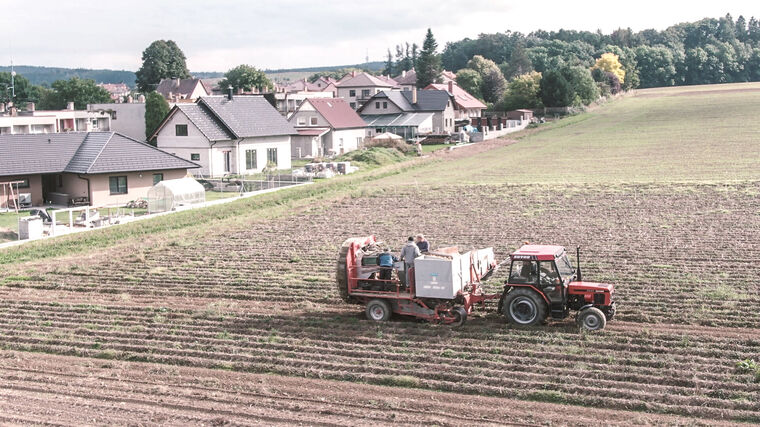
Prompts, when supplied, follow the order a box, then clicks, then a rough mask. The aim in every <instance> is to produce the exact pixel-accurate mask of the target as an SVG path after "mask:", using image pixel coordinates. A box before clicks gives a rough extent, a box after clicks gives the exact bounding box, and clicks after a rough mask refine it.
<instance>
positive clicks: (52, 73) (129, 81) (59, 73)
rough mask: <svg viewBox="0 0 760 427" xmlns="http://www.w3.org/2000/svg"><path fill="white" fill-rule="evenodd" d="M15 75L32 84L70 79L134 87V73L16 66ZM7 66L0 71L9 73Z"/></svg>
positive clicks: (9, 68)
mask: <svg viewBox="0 0 760 427" xmlns="http://www.w3.org/2000/svg"><path fill="white" fill-rule="evenodd" d="M13 69H14V70H15V71H16V73H18V74H21V75H22V76H24V77H26V78H27V79H29V81H30V82H31V83H32V84H35V85H42V84H45V83H47V84H48V85H50V84H51V83H53V82H54V81H56V80H61V79H63V80H68V79H70V78H72V77H79V78H82V79H92V80H95V81H96V82H97V83H125V84H126V85H127V86H130V87H134V86H135V73H134V72H133V71H126V70H89V69H86V68H60V67H38V66H34V65H16V66H14V67H13ZM10 70H11V67H9V66H0V71H6V72H7V71H10Z"/></svg>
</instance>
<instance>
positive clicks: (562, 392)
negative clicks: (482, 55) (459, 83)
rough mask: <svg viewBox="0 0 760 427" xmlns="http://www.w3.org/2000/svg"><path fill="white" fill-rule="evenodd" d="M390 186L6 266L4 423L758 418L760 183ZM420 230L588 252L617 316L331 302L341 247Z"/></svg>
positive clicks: (586, 262) (587, 272) (472, 242)
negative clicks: (428, 316)
mask: <svg viewBox="0 0 760 427" xmlns="http://www.w3.org/2000/svg"><path fill="white" fill-rule="evenodd" d="M620 102H623V101H620ZM567 128H568V129H572V126H568V127H567ZM538 135H540V133H539V134H538ZM530 141H531V139H530V138H527V139H526V140H523V141H519V142H517V143H516V144H513V145H511V146H510V147H519V146H520V145H521V144H529V143H530ZM494 147H495V148H494V150H496V151H495V152H501V150H509V149H510V147H506V148H499V144H494ZM475 151H477V150H474V151H473V152H472V153H471V154H472V155H478V156H484V155H487V153H488V152H482V153H480V154H476V153H475ZM470 159H471V157H468V155H467V151H466V149H462V151H459V152H458V153H457V154H456V156H452V158H448V157H447V156H446V155H442V156H441V157H440V158H437V159H432V160H431V164H432V166H425V165H423V167H424V170H434V169H435V165H439V166H440V165H442V166H443V169H444V170H452V168H455V165H456V162H460V161H467V162H470V161H471V160H470ZM416 170H417V173H419V169H416ZM662 173H663V174H666V173H667V170H663V172H662ZM403 177H404V175H403V174H401V175H396V176H393V177H390V178H384V179H379V180H375V181H372V182H369V183H367V184H366V185H364V186H363V187H362V188H360V189H358V190H356V191H353V192H352V193H351V194H345V195H336V196H335V197H330V198H329V200H319V201H315V202H314V203H313V204H309V203H306V204H303V205H300V206H299V207H298V208H297V209H294V210H293V211H290V212H287V213H283V214H282V215H279V216H277V217H275V218H263V217H262V216H261V215H259V214H258V213H252V214H250V215H244V216H242V217H237V218H231V219H223V220H219V221H216V222H214V223H213V225H212V226H204V227H200V228H192V229H188V230H184V231H183V230H180V231H176V230H174V231H171V232H169V231H167V232H164V233H157V234H155V235H153V236H152V237H148V238H145V239H144V240H142V241H134V240H127V241H125V242H123V243H121V244H116V245H114V246H111V247H109V248H106V249H103V250H98V251H93V252H92V253H90V254H88V255H87V256H85V257H82V256H69V257H58V258H51V259H45V260H41V261H37V262H30V263H24V264H15V265H7V266H4V268H3V270H2V272H1V273H0V285H1V286H0V343H2V347H3V349H4V350H3V351H2V352H0V376H2V378H3V381H2V386H0V393H1V394H0V396H2V397H0V414H2V417H0V420H2V421H5V422H18V423H43V422H47V421H52V422H60V423H65V424H73V423H78V421H77V420H80V418H74V416H73V414H72V413H70V412H67V411H66V409H67V408H71V407H75V408H76V411H75V412H76V413H81V414H82V415H83V417H82V418H81V419H84V420H87V421H86V422H87V423H92V424H102V423H113V422H116V423H122V422H123V423H127V422H133V423H173V424H177V423H205V424H209V423H231V424H252V423H260V424H270V425H271V424H278V423H302V424H320V423H323V424H330V425H340V424H351V425H356V424H385V423H393V422H396V423H405V424H416V425H419V424H451V425H460V424H472V423H484V424H486V423H493V424H504V423H508V422H514V423H527V424H535V423H547V424H560V425H562V424H592V423H595V422H601V423H605V424H606V423H616V422H617V423H621V424H630V423H645V424H694V423H697V424H719V423H736V422H742V421H746V422H760V383H758V382H755V379H754V378H753V376H752V375H751V374H748V373H745V372H741V371H738V370H737V369H736V363H737V362H739V361H742V360H745V359H754V360H756V361H759V362H760V331H759V330H758V326H760V312H759V311H758V310H757V307H758V306H760V275H758V273H759V272H760V263H759V261H758V260H759V259H760V199H759V198H758V195H759V194H760V180H751V179H744V180H731V181H714V180H709V181H708V180H692V181H688V182H656V183H655V182H649V183H647V182H639V183H624V182H614V183H612V182H607V183H604V182H596V180H591V181H589V182H573V183H562V182H560V183H556V182H552V183H547V182H540V183H524V184H519V185H517V184H510V183H503V182H502V181H509V179H508V176H507V177H502V178H503V179H501V180H499V183H489V182H488V181H487V180H483V181H482V182H480V183H479V184H477V185H474V184H468V185H461V184H457V183H454V182H450V180H449V179H442V182H441V183H438V184H436V183H434V182H431V181H433V180H432V179H431V178H430V177H426V178H425V182H420V183H415V182H413V181H410V182H406V183H404V184H401V182H402V181H403ZM758 178H760V177H758ZM416 232H423V233H425V234H426V235H427V236H428V239H429V240H430V241H431V244H432V245H433V246H434V247H435V246H444V245H450V244H456V245H459V246H460V248H463V249H469V248H472V247H484V246H493V247H494V249H495V252H496V255H497V258H498V259H499V260H503V259H504V258H505V257H506V256H507V255H508V253H509V252H510V251H511V250H513V249H514V248H515V247H517V246H519V245H520V244H521V242H522V241H524V240H529V241H531V242H541V243H556V244H561V245H565V246H566V247H574V245H576V244H580V245H582V246H583V247H584V250H583V256H582V258H583V266H584V276H585V277H586V278H587V279H591V280H599V281H607V282H611V283H615V284H616V286H617V298H618V302H619V304H620V306H619V310H618V315H617V316H616V318H615V319H614V320H613V321H612V322H610V323H609V324H608V327H607V328H606V329H605V330H604V331H602V332H600V333H593V334H584V333H579V332H578V329H577V328H576V327H575V326H574V324H573V322H572V320H571V319H568V320H567V321H562V322H550V323H549V324H548V325H546V326H542V327H537V328H530V329H516V328H511V327H509V326H507V325H506V324H505V322H504V319H503V318H502V317H501V316H499V315H497V314H496V313H494V312H493V311H492V310H490V311H489V310H486V311H485V312H481V314H479V315H476V316H474V317H473V318H471V319H469V321H468V323H467V324H465V325H464V326H463V327H461V328H457V329H452V328H449V327H445V326H438V325H430V324H427V323H420V322H417V321H414V320H410V319H404V318H394V319H393V320H392V321H391V322H388V323H386V324H381V325H378V324H374V323H370V322H369V321H367V320H365V319H364V316H363V312H362V307H360V306H351V305H346V304H344V303H343V302H342V301H341V300H340V299H339V298H338V295H337V291H336V290H335V286H334V268H335V262H336V256H337V250H338V247H339V245H340V244H341V242H342V241H343V240H344V239H345V238H347V237H350V236H361V235H367V234H375V235H377V236H378V237H380V238H381V239H383V240H385V241H387V242H391V243H392V244H396V246H397V248H396V249H398V248H400V245H401V243H402V242H403V241H404V240H405V238H406V236H408V235H410V234H413V233H416ZM395 242H398V243H395ZM504 275H505V272H504V271H503V270H500V271H498V272H497V274H495V275H494V277H493V278H491V279H490V280H489V282H488V285H487V287H488V288H489V290H491V291H498V290H500V289H501V283H502V282H503V279H504ZM490 308H491V309H492V308H493V307H490ZM24 402H33V404H31V405H29V404H25V403H24ZM600 408H604V409H603V410H602V409H600Z"/></svg>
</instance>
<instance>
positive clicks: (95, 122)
mask: <svg viewBox="0 0 760 427" xmlns="http://www.w3.org/2000/svg"><path fill="white" fill-rule="evenodd" d="M91 122H92V128H93V129H97V128H98V119H92V120H91Z"/></svg>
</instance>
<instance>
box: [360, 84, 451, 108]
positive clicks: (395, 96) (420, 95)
mask: <svg viewBox="0 0 760 427" xmlns="http://www.w3.org/2000/svg"><path fill="white" fill-rule="evenodd" d="M383 98H387V99H388V100H389V101H391V102H393V103H394V104H396V105H397V106H398V108H400V109H401V110H402V111H405V112H414V111H443V110H445V109H446V105H447V104H448V102H449V99H450V98H451V95H449V93H448V92H447V91H445V90H433V89H431V90H418V91H417V103H416V104H412V91H410V90H402V91H398V90H392V91H382V92H380V93H377V94H376V95H375V96H373V97H372V98H370V99H369V101H367V103H366V104H364V105H370V103H371V102H372V101H374V100H376V99H383ZM358 111H359V113H361V111H362V108H360V109H359V110H358Z"/></svg>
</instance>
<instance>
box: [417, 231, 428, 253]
mask: <svg viewBox="0 0 760 427" xmlns="http://www.w3.org/2000/svg"><path fill="white" fill-rule="evenodd" d="M415 243H416V244H417V247H418V248H420V252H422V253H425V252H429V251H430V244H429V243H428V241H427V240H425V236H423V235H422V234H418V235H417V238H416V239H415Z"/></svg>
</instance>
